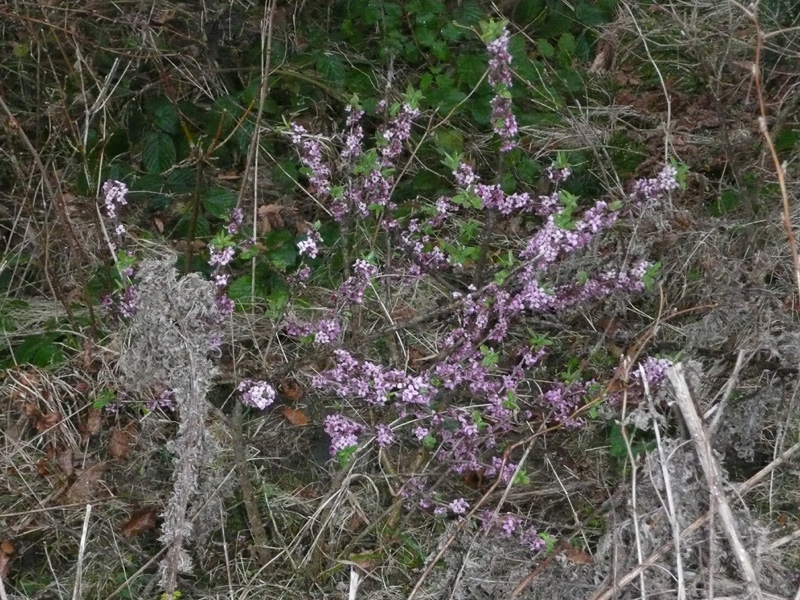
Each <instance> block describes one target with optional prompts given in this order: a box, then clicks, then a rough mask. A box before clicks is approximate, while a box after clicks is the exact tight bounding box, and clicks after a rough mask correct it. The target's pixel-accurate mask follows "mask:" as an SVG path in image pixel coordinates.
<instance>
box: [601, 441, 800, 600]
mask: <svg viewBox="0 0 800 600" xmlns="http://www.w3.org/2000/svg"><path fill="white" fill-rule="evenodd" d="M798 451H800V442H797V443H796V444H795V445H794V446H792V447H791V448H789V449H788V450H786V452H784V453H783V454H781V455H780V456H779V457H778V458H776V459H775V460H773V461H772V462H771V463H770V464H768V465H767V466H766V467H764V468H763V469H761V470H760V471H759V472H758V473H756V474H755V475H753V476H752V477H751V478H750V479H748V480H747V481H745V482H744V483H740V484H739V485H738V486H736V487H735V492H736V494H738V495H744V494H746V493H747V492H749V491H750V490H752V489H753V488H754V487H755V486H756V485H758V484H759V483H760V482H761V481H762V480H763V479H764V478H765V477H767V476H768V475H769V474H770V473H772V472H773V471H774V470H775V469H777V468H778V467H779V466H781V465H782V464H783V463H785V462H786V461H787V460H789V459H790V458H791V457H792V456H794V455H795V454H796V453H797V452H798ZM710 518H711V511H708V512H706V514H704V515H703V516H701V517H700V518H698V519H697V520H696V521H695V522H694V523H692V524H691V525H689V526H688V527H687V528H686V529H684V530H683V531H682V532H681V535H680V539H681V540H685V539H687V538H688V537H689V536H690V535H692V534H693V533H695V532H697V531H699V530H700V529H701V528H702V527H703V526H705V525H706V523H708V522H709V519H710ZM672 548H674V544H673V542H672V540H670V541H668V542H665V543H663V544H662V545H661V546H659V547H658V548H657V549H656V550H655V551H654V552H653V553H652V554H651V555H650V556H649V557H648V558H647V560H645V561H644V562H643V563H641V564H639V565H636V567H634V568H633V569H631V570H630V571H629V572H628V573H626V574H625V575H624V576H623V577H621V578H619V579H618V580H617V581H616V582H615V583H614V584H612V585H610V586H609V587H608V588H607V589H605V590H603V589H600V590H598V591H596V592H595V593H594V594H592V596H591V597H590V598H589V600H610V599H611V598H613V597H614V596H616V595H617V594H619V593H620V592H621V591H622V590H623V589H625V588H626V587H627V586H628V585H630V583H631V582H632V581H633V580H634V579H636V578H637V577H638V576H639V573H641V572H642V571H644V570H645V569H647V568H649V567H652V566H655V564H656V563H657V562H658V561H659V560H660V559H661V557H662V556H664V555H665V554H666V553H667V552H669V551H670V549H672Z"/></svg>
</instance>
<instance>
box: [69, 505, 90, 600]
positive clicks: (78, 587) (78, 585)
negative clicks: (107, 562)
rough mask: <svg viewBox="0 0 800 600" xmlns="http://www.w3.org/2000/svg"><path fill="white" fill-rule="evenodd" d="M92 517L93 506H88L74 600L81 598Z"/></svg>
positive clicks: (84, 520)
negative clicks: (87, 538) (90, 518)
mask: <svg viewBox="0 0 800 600" xmlns="http://www.w3.org/2000/svg"><path fill="white" fill-rule="evenodd" d="M91 515H92V505H91V504H87V505H86V514H85V515H84V517H83V531H82V532H81V545H80V548H79V549H78V565H77V572H76V574H75V587H74V588H73V591H72V600H78V599H79V598H81V577H82V575H83V559H84V557H85V556H86V537H87V536H88V534H89V517H91Z"/></svg>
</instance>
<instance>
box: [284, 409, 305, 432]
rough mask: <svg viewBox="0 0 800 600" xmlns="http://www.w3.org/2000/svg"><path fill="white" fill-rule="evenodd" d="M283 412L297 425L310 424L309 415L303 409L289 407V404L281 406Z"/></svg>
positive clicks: (288, 419)
mask: <svg viewBox="0 0 800 600" xmlns="http://www.w3.org/2000/svg"><path fill="white" fill-rule="evenodd" d="M281 414H282V415H283V416H284V417H286V420H287V421H289V423H291V424H292V425H294V426H295V427H302V426H303V425H308V416H306V413H304V412H303V411H302V410H301V409H299V408H298V409H294V408H289V407H288V406H282V407H281Z"/></svg>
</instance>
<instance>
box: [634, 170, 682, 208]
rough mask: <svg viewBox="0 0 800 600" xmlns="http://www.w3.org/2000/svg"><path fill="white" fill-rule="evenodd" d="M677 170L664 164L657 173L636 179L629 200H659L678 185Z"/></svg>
mask: <svg viewBox="0 0 800 600" xmlns="http://www.w3.org/2000/svg"><path fill="white" fill-rule="evenodd" d="M677 176H678V170H677V169H676V168H675V167H673V166H672V165H666V166H665V167H664V168H663V169H661V171H659V173H658V175H656V176H655V177H651V178H649V179H638V180H637V181H636V182H635V183H634V185H633V192H632V193H631V200H632V201H633V202H660V201H661V200H663V199H664V198H665V197H666V196H667V195H668V194H669V193H670V192H671V191H673V190H677V189H678V188H679V187H680V183H678V179H677Z"/></svg>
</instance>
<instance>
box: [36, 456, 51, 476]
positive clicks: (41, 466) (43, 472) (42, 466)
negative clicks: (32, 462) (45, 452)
mask: <svg viewBox="0 0 800 600" xmlns="http://www.w3.org/2000/svg"><path fill="white" fill-rule="evenodd" d="M36 472H37V473H38V474H39V476H40V477H47V476H48V475H49V474H50V461H49V460H47V459H46V458H42V459H40V460H39V461H38V462H37V463H36Z"/></svg>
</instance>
